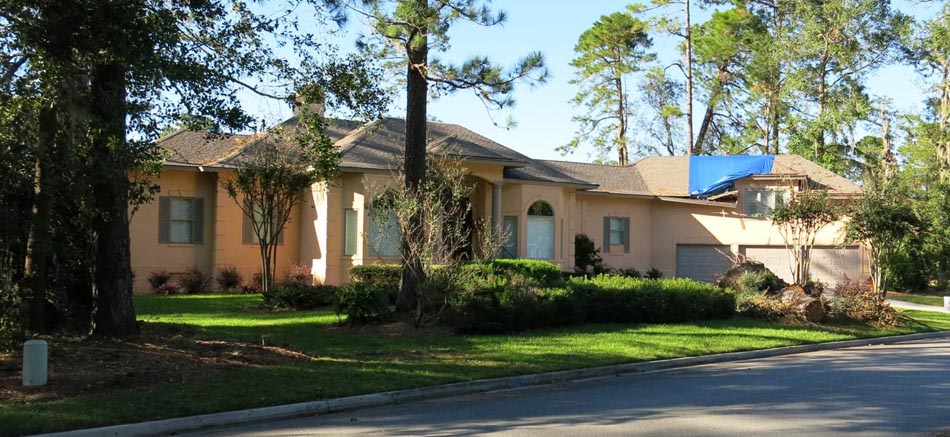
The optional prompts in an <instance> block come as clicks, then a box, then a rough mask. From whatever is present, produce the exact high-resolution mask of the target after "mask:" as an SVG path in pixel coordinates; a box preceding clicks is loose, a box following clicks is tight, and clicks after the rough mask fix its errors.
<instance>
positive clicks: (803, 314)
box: [778, 285, 825, 323]
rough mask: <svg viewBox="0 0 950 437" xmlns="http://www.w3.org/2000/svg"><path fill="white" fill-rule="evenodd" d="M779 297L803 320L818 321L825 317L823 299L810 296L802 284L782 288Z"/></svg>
mask: <svg viewBox="0 0 950 437" xmlns="http://www.w3.org/2000/svg"><path fill="white" fill-rule="evenodd" d="M778 298H779V299H781V301H782V303H784V304H785V305H788V306H787V308H789V309H790V310H791V311H792V312H793V313H794V314H795V315H796V316H798V317H800V318H801V319H802V320H806V321H808V322H811V323H818V322H820V321H822V320H824V318H825V307H824V305H822V304H821V300H819V299H816V298H814V297H811V296H809V295H808V294H806V293H805V290H804V289H803V288H802V287H800V286H797V285H793V286H790V287H788V288H786V289H784V290H782V292H781V294H779V297H778Z"/></svg>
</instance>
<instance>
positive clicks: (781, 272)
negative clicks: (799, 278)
mask: <svg viewBox="0 0 950 437" xmlns="http://www.w3.org/2000/svg"><path fill="white" fill-rule="evenodd" d="M739 253H741V254H743V255H745V257H746V258H747V259H749V260H751V261H758V262H760V263H762V264H765V267H766V268H768V269H769V270H771V271H772V273H775V274H776V275H777V276H778V277H779V278H782V280H783V281H785V282H788V283H791V282H792V279H793V278H794V275H793V274H792V264H794V261H793V260H792V258H791V254H790V253H789V251H788V250H786V249H785V246H779V247H776V246H740V247H739Z"/></svg>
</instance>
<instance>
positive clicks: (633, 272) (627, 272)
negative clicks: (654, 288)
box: [613, 268, 643, 278]
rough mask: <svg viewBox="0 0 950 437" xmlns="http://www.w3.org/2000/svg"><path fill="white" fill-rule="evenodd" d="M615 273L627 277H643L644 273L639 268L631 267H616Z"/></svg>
mask: <svg viewBox="0 0 950 437" xmlns="http://www.w3.org/2000/svg"><path fill="white" fill-rule="evenodd" d="M613 274H614V275H617V276H623V277H625V278H642V277H643V274H641V273H640V271H639V270H637V269H634V268H630V269H614V271H613Z"/></svg>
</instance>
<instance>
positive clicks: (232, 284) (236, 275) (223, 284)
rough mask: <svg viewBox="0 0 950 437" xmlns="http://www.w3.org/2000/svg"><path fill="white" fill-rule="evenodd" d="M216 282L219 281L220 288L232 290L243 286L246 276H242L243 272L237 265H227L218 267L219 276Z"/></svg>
mask: <svg viewBox="0 0 950 437" xmlns="http://www.w3.org/2000/svg"><path fill="white" fill-rule="evenodd" d="M215 282H217V283H218V288H219V289H221V291H226V292H231V291H234V290H236V289H237V288H238V287H240V286H241V282H244V278H243V277H241V272H240V271H239V270H238V269H237V267H235V266H225V267H221V268H220V269H218V276H217V277H216V278H215Z"/></svg>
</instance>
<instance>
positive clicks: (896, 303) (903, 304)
mask: <svg viewBox="0 0 950 437" xmlns="http://www.w3.org/2000/svg"><path fill="white" fill-rule="evenodd" d="M887 303H889V304H891V306H892V307H894V308H904V309H908V310H918V311H933V312H935V313H950V309H947V308H944V307H938V306H934V305H922V304H919V303H913V302H907V301H903V300H894V299H888V300H887Z"/></svg>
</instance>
